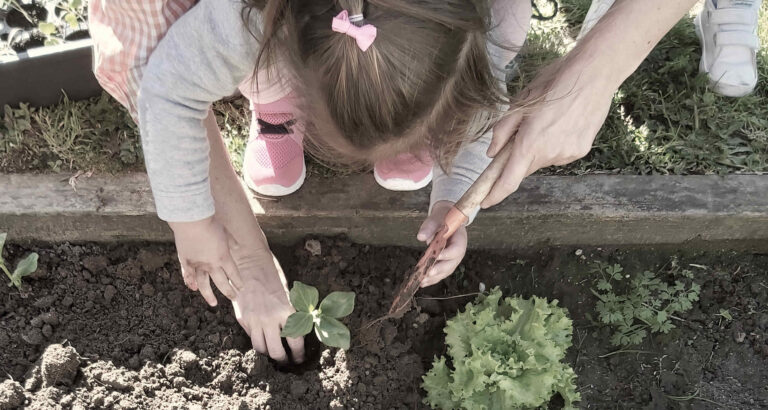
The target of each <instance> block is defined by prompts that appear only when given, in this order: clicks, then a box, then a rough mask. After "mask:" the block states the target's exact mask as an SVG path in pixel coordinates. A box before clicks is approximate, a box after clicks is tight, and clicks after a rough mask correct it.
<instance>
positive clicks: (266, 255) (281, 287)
mask: <svg viewBox="0 0 768 410" xmlns="http://www.w3.org/2000/svg"><path fill="white" fill-rule="evenodd" d="M230 248H231V250H232V255H233V256H234V258H235V261H237V267H238V268H239V269H240V272H242V273H243V278H244V284H243V288H242V289H240V291H239V292H238V294H237V298H236V299H235V300H234V301H233V302H232V305H233V306H234V308H235V317H236V318H237V321H238V323H240V326H242V327H243V329H245V331H246V332H247V333H248V335H249V336H250V337H251V343H252V344H253V348H254V350H256V351H257V352H259V353H261V354H264V355H269V356H270V357H271V358H272V359H274V360H276V361H278V362H281V363H285V362H287V361H288V353H287V352H286V351H285V348H283V344H282V341H281V340H280V332H281V331H282V328H283V326H285V322H286V320H288V316H290V315H291V314H293V313H294V312H296V310H295V309H294V308H293V306H292V305H291V302H290V300H289V298H288V287H287V281H286V280H285V275H284V274H283V269H282V268H281V267H280V263H279V262H278V261H277V259H276V258H275V256H274V255H273V254H272V252H270V251H269V250H268V249H259V248H257V247H246V246H241V245H239V244H236V243H234V242H233V243H231V244H230ZM286 340H287V341H288V346H289V347H290V349H291V352H290V353H291V357H292V358H293V361H294V363H301V362H303V361H304V338H286Z"/></svg>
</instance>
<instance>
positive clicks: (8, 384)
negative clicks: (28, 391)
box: [0, 380, 24, 410]
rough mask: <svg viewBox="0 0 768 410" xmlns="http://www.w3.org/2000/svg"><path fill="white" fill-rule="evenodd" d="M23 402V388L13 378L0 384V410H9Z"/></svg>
mask: <svg viewBox="0 0 768 410" xmlns="http://www.w3.org/2000/svg"><path fill="white" fill-rule="evenodd" d="M22 404H24V388H23V387H21V385H20V384H19V383H18V382H16V381H13V380H6V381H4V382H3V383H2V384H0V410H11V409H15V408H18V407H21V405H22Z"/></svg>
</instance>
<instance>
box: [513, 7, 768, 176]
mask: <svg viewBox="0 0 768 410" xmlns="http://www.w3.org/2000/svg"><path fill="white" fill-rule="evenodd" d="M560 3H561V13H560V14H559V16H558V17H557V18H556V19H555V20H553V21H547V22H536V23H534V28H533V30H532V33H531V34H530V35H529V44H528V48H527V50H526V54H525V55H524V57H525V59H524V60H523V61H524V63H523V66H524V67H523V73H527V76H525V75H524V76H523V79H524V80H525V79H526V78H527V79H530V76H531V74H532V73H534V72H535V70H536V69H537V68H538V67H540V66H541V65H543V64H546V62H548V61H551V60H552V59H553V58H556V57H559V56H561V55H563V54H564V53H566V52H567V51H568V50H569V49H570V48H571V47H572V46H573V43H574V38H575V36H576V34H578V31H579V29H580V28H581V21H583V19H584V16H585V15H586V11H587V9H588V8H589V5H590V3H591V1H590V0H561V2H560ZM693 16H694V14H693V13H692V14H691V15H690V16H689V17H687V18H685V19H683V20H682V21H680V23H678V24H677V25H676V26H675V27H674V28H673V29H672V30H671V31H670V32H669V33H668V34H667V35H666V36H665V38H664V39H663V40H662V41H661V42H660V43H659V45H658V46H657V47H656V48H655V49H654V51H653V52H652V53H651V54H650V55H649V57H648V58H647V59H646V61H645V62H644V63H643V64H642V65H641V66H640V68H639V69H638V70H637V71H636V72H635V73H634V74H633V75H632V76H631V77H630V78H628V79H627V81H626V82H625V83H624V84H623V85H622V86H621V88H620V89H619V91H618V92H617V93H616V95H615V97H614V101H613V106H612V108H611V111H610V114H609V116H608V118H607V120H606V122H605V124H604V125H603V128H602V130H601V131H600V133H599V134H598V136H597V139H596V141H595V145H594V148H593V150H592V152H591V153H590V155H589V156H587V157H586V158H585V159H583V160H581V161H578V162H575V163H573V164H571V165H568V166H566V167H560V168H551V169H548V170H546V172H547V173H550V174H553V173H554V174H585V173H620V174H727V173H764V172H768V136H767V135H766V129H768V85H767V84H766V83H765V80H766V76H768V49H763V50H761V52H760V53H759V55H758V69H759V73H760V81H759V83H758V87H757V89H756V91H755V93H754V94H753V95H750V96H747V97H743V98H738V99H734V98H727V97H721V96H719V95H716V94H715V93H713V92H712V90H710V88H709V86H708V81H707V78H706V76H705V75H700V74H699V73H698V64H699V57H700V46H699V41H698V39H697V37H696V34H695V31H694V26H693ZM760 38H761V42H762V43H763V44H766V43H768V6H767V5H766V4H763V9H762V14H761V18H760Z"/></svg>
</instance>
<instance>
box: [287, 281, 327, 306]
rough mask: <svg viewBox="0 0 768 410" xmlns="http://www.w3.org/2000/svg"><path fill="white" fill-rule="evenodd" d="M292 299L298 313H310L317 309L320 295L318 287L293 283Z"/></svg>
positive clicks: (297, 282)
mask: <svg viewBox="0 0 768 410" xmlns="http://www.w3.org/2000/svg"><path fill="white" fill-rule="evenodd" d="M290 299H291V304H292V305H293V307H294V308H295V309H296V310H297V311H299V312H307V313H309V312H312V310H314V309H315V308H316V307H317V302H318V300H319V299H320V294H319V293H318V291H317V288H316V287H314V286H309V285H305V284H303V283H301V282H299V281H296V282H294V283H293V289H291V293H290Z"/></svg>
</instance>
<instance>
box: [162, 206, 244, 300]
mask: <svg viewBox="0 0 768 410" xmlns="http://www.w3.org/2000/svg"><path fill="white" fill-rule="evenodd" d="M169 225H170V226H171V229H172V230H173V236H174V238H175V239H176V249H177V252H178V254H179V262H180V263H181V274H182V276H183V277H184V283H185V284H186V285H187V287H189V288H190V289H192V290H193V291H197V290H200V294H202V295H203V298H205V301H206V302H208V304H209V305H211V306H216V304H217V303H218V302H217V300H216V296H215V295H214V294H213V289H211V282H210V279H213V283H215V284H216V287H217V288H219V291H221V293H223V294H224V296H226V297H227V298H228V299H230V300H235V297H236V296H237V290H238V289H240V288H242V287H243V281H242V279H241V278H240V271H239V270H238V268H237V265H236V264H235V261H234V259H232V255H231V254H230V252H229V239H230V236H229V234H228V233H227V232H226V230H225V229H224V227H223V226H222V225H221V224H220V223H218V222H216V220H215V219H214V218H213V217H211V218H207V219H203V220H202V221H197V222H171V223H169Z"/></svg>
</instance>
